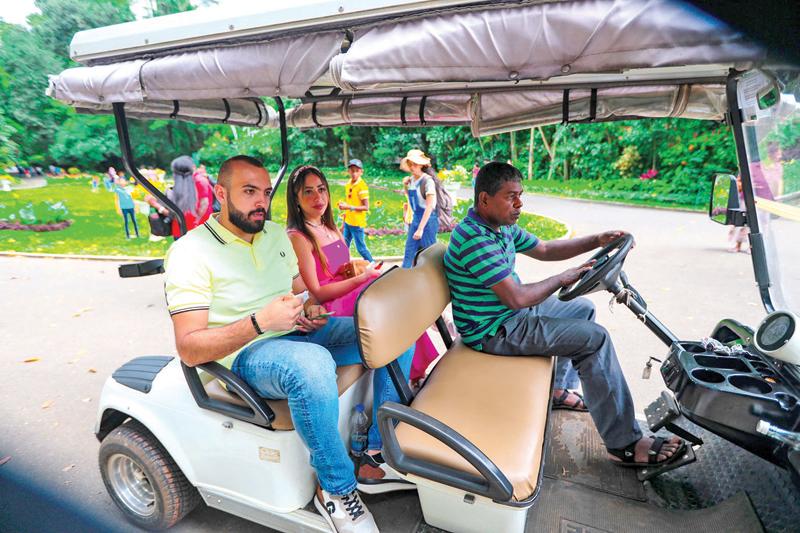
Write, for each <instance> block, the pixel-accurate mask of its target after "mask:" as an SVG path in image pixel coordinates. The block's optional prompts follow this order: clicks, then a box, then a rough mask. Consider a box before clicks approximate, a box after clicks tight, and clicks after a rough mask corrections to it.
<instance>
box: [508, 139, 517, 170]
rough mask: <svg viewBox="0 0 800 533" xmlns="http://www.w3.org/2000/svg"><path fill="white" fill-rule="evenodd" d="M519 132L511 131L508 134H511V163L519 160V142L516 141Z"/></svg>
mask: <svg viewBox="0 0 800 533" xmlns="http://www.w3.org/2000/svg"><path fill="white" fill-rule="evenodd" d="M516 133H517V132H515V131H511V132H509V133H508V134H509V135H510V136H511V164H512V165H513V164H514V163H516V162H517V143H516V135H515V134H516Z"/></svg>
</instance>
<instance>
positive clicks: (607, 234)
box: [595, 229, 636, 249]
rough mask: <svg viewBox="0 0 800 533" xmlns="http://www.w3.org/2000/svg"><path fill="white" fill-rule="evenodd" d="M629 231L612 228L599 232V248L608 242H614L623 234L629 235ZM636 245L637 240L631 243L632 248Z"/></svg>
mask: <svg viewBox="0 0 800 533" xmlns="http://www.w3.org/2000/svg"><path fill="white" fill-rule="evenodd" d="M627 234H628V232H627V231H622V230H618V229H615V230H611V231H604V232H603V233H598V234H597V235H596V236H595V238H596V239H597V248H602V247H603V246H605V245H606V244H609V243H612V242H614V241H616V240H617V239H619V238H620V237H622V236H623V235H627ZM635 246H636V241H634V242H633V243H632V244H631V249H633V248H634V247H635Z"/></svg>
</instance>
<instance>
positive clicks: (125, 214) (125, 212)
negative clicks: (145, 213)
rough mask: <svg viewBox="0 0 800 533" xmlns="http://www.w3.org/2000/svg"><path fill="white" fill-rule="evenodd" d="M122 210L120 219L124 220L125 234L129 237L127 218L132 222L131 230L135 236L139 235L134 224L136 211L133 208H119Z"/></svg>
mask: <svg viewBox="0 0 800 533" xmlns="http://www.w3.org/2000/svg"><path fill="white" fill-rule="evenodd" d="M120 211H122V221H123V222H125V236H126V237H128V238H130V236H131V233H130V231H129V230H128V218H130V219H131V222H133V231H134V232H135V233H136V236H137V237H138V236H139V226H137V225H136V212H135V211H134V210H133V209H120Z"/></svg>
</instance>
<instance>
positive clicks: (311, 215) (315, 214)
mask: <svg viewBox="0 0 800 533" xmlns="http://www.w3.org/2000/svg"><path fill="white" fill-rule="evenodd" d="M286 205H287V208H288V216H287V222H286V226H287V228H288V230H287V232H288V233H289V239H290V240H291V241H292V246H294V252H295V255H297V262H298V265H299V267H300V275H301V276H302V277H303V282H305V285H306V287H307V288H308V290H309V292H311V294H313V295H314V297H315V298H316V299H317V300H318V301H319V302H321V303H322V305H323V306H324V307H325V309H327V310H328V311H332V312H334V313H336V316H353V314H354V311H355V305H356V299H357V298H358V295H359V294H361V291H363V290H364V289H365V288H366V287H367V285H369V282H370V281H372V280H373V279H374V278H376V277H377V276H379V275H380V273H379V272H377V271H376V270H375V269H373V268H367V269H366V270H365V271H364V272H363V273H362V274H359V275H358V276H356V277H353V278H347V277H345V276H344V275H343V274H342V267H343V266H344V265H346V264H347V263H349V262H350V250H349V249H348V247H347V245H346V244H345V243H344V238H343V236H342V234H341V233H340V232H339V229H338V228H337V227H336V224H335V222H334V219H333V212H332V210H331V207H330V194H329V188H328V181H327V180H326V179H325V175H324V174H323V173H322V172H321V171H320V170H318V169H316V168H315V167H312V166H302V167H299V168H297V169H295V170H294V172H292V174H291V176H290V177H289V187H287V198H286ZM438 356H439V353H438V351H437V350H436V347H435V346H434V345H433V342H432V341H431V339H430V337H429V336H428V334H427V333H423V334H422V337H420V338H419V340H418V341H417V343H416V351H415V353H414V360H413V364H412V366H411V371H410V375H409V378H410V379H411V381H412V384H415V385H416V384H418V383H419V382H420V381H421V380H422V379H423V378H424V377H425V373H426V370H427V369H428V367H429V366H430V364H431V363H432V362H433V361H434V360H435V359H436V358H437V357H438Z"/></svg>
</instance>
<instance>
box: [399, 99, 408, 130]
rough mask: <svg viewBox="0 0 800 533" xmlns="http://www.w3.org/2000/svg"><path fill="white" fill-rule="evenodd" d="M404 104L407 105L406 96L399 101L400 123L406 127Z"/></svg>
mask: <svg viewBox="0 0 800 533" xmlns="http://www.w3.org/2000/svg"><path fill="white" fill-rule="evenodd" d="M406 104H408V96H404V97H403V99H402V100H401V101H400V123H401V124H402V125H403V126H408V120H406Z"/></svg>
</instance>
